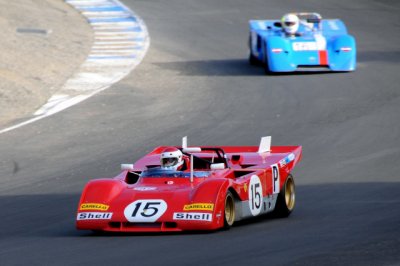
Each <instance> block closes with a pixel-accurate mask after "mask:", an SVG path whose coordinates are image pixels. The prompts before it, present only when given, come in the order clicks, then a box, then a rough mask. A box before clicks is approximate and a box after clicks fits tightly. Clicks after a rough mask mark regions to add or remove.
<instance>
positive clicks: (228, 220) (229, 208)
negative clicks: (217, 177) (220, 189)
mask: <svg viewBox="0 0 400 266" xmlns="http://www.w3.org/2000/svg"><path fill="white" fill-rule="evenodd" d="M234 222H235V199H234V198H233V195H232V192H230V191H229V190H228V191H227V192H226V196H225V209H224V228H225V229H229V228H230V227H231V226H232V225H233V223H234Z"/></svg>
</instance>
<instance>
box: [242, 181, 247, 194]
mask: <svg viewBox="0 0 400 266" xmlns="http://www.w3.org/2000/svg"><path fill="white" fill-rule="evenodd" d="M243 189H244V192H247V184H246V183H245V184H244V186H243Z"/></svg>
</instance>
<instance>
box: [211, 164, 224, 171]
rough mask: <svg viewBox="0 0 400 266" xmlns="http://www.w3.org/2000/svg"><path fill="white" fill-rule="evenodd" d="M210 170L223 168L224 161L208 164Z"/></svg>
mask: <svg viewBox="0 0 400 266" xmlns="http://www.w3.org/2000/svg"><path fill="white" fill-rule="evenodd" d="M210 168H211V170H224V169H225V164H224V163H212V164H211V165H210Z"/></svg>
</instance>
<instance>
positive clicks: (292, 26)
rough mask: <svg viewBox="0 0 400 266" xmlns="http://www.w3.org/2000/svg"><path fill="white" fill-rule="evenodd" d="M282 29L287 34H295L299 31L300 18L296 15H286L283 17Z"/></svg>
mask: <svg viewBox="0 0 400 266" xmlns="http://www.w3.org/2000/svg"><path fill="white" fill-rule="evenodd" d="M281 22H282V27H283V30H284V31H285V32H286V33H287V34H295V33H296V32H297V30H298V29H299V17H298V16H296V15H295V14H286V15H284V16H283V17H282V20H281Z"/></svg>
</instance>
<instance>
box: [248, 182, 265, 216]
mask: <svg viewBox="0 0 400 266" xmlns="http://www.w3.org/2000/svg"><path fill="white" fill-rule="evenodd" d="M249 187H250V188H249V207H250V212H251V214H252V215H253V216H256V215H259V214H260V212H261V207H262V203H263V196H262V185H261V181H260V178H259V177H258V176H256V175H253V176H251V178H250V184H249Z"/></svg>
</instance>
